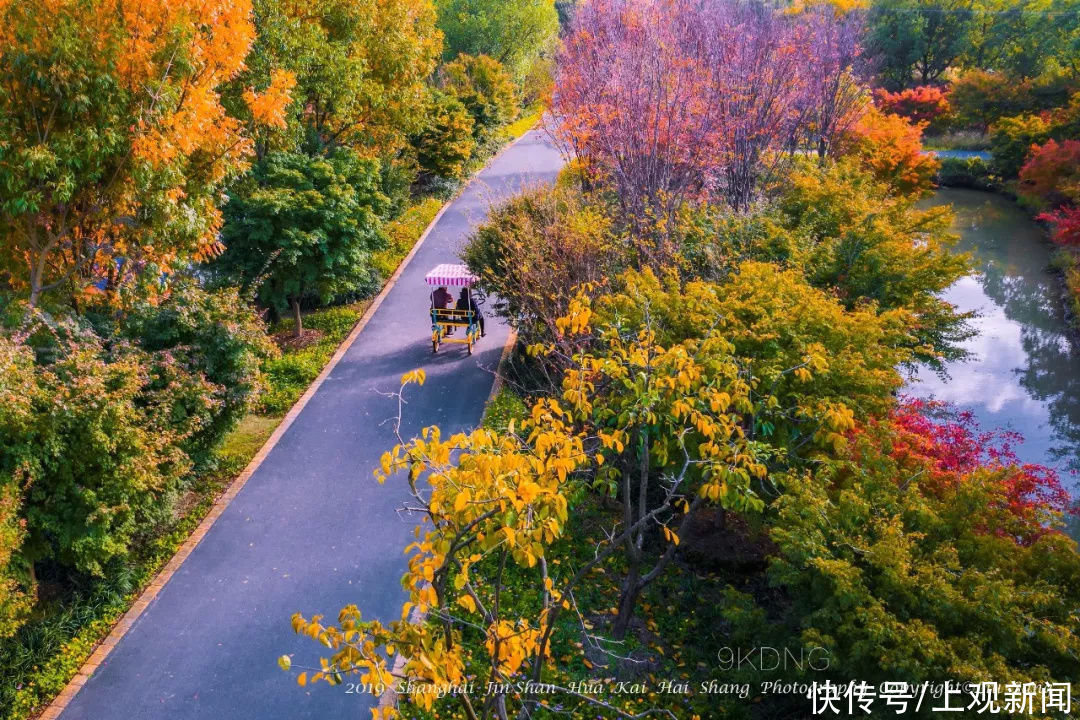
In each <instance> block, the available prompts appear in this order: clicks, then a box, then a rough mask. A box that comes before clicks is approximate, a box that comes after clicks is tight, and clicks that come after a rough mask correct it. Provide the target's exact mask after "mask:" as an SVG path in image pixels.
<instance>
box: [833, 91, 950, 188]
mask: <svg viewBox="0 0 1080 720" xmlns="http://www.w3.org/2000/svg"><path fill="white" fill-rule="evenodd" d="M924 127H925V126H924V125H923V124H922V123H918V124H912V123H910V122H909V121H908V120H907V119H906V118H903V117H901V116H899V115H887V114H884V113H882V112H880V111H878V110H877V109H873V108H871V109H870V110H868V111H867V112H866V113H865V114H864V115H863V116H862V118H861V119H860V120H859V122H857V123H856V124H855V126H854V127H853V128H852V129H851V130H850V131H849V132H848V133H847V134H846V135H845V136H844V137H842V138H841V139H840V142H839V147H838V148H837V152H838V154H840V155H850V156H853V157H855V158H857V159H858V160H859V162H860V163H861V164H862V165H863V166H864V167H866V168H867V169H869V170H870V171H871V172H872V173H873V174H874V176H875V177H876V178H877V179H878V180H881V181H883V182H886V183H888V184H889V185H891V186H892V187H893V188H894V189H895V190H896V192H897V193H899V194H909V193H915V194H923V195H926V194H929V193H930V191H931V190H932V188H933V186H934V179H935V177H936V175H937V170H938V162H937V160H936V159H935V158H933V157H932V156H930V155H927V154H925V153H924V152H923V151H922V131H923V128H924Z"/></svg>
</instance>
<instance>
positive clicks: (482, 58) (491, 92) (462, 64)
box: [441, 55, 518, 142]
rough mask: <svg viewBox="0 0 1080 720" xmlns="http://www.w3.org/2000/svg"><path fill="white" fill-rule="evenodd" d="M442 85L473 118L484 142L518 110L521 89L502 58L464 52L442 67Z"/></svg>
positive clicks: (474, 130) (474, 127)
mask: <svg viewBox="0 0 1080 720" xmlns="http://www.w3.org/2000/svg"><path fill="white" fill-rule="evenodd" d="M441 78H442V86H443V88H445V89H446V91H447V92H449V93H451V94H452V95H454V96H455V97H456V98H457V99H458V100H460V101H461V103H462V104H463V105H464V106H465V109H466V110H468V111H469V114H470V115H471V116H472V119H473V134H474V135H475V136H476V139H477V140H479V141H481V142H483V141H485V140H488V139H490V138H491V136H492V134H493V133H494V132H495V130H496V129H497V128H498V127H499V126H500V125H505V124H506V123H508V122H510V121H511V120H513V119H514V117H515V116H516V115H517V112H518V104H517V91H516V89H515V88H514V83H513V81H512V80H511V79H510V75H509V74H508V73H507V72H506V69H505V68H504V67H503V66H502V65H501V64H500V63H499V61H497V60H495V59H493V58H490V57H488V56H487V55H477V56H472V55H460V56H458V58H457V59H455V60H454V61H453V62H451V63H447V64H446V65H444V66H443V68H442V70H441Z"/></svg>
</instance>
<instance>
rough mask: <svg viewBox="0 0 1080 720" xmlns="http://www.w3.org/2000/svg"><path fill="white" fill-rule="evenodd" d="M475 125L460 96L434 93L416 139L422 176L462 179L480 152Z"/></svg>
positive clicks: (434, 91) (417, 156)
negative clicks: (477, 149)
mask: <svg viewBox="0 0 1080 720" xmlns="http://www.w3.org/2000/svg"><path fill="white" fill-rule="evenodd" d="M473 126H474V121H473V118H472V115H470V114H469V112H468V110H466V109H465V105H464V104H462V102H461V101H460V100H458V98H457V97H455V96H454V95H451V94H450V93H445V92H441V91H439V90H433V91H432V93H431V102H430V105H429V107H428V114H427V119H426V121H425V123H424V129H423V130H422V131H421V132H420V134H419V135H417V136H416V137H415V138H414V140H413V145H414V146H415V147H416V159H417V161H418V162H419V163H420V172H421V177H422V178H423V177H427V178H433V177H435V178H444V179H448V180H457V179H460V178H461V176H462V175H463V174H464V173H465V165H466V163H468V162H469V158H471V157H472V155H473V151H474V150H475V149H476V140H475V139H474V138H473Z"/></svg>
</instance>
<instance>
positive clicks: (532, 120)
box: [503, 106, 546, 140]
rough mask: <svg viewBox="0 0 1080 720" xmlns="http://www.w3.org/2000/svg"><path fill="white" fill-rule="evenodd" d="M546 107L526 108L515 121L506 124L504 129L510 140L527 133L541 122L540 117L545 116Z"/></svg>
mask: <svg viewBox="0 0 1080 720" xmlns="http://www.w3.org/2000/svg"><path fill="white" fill-rule="evenodd" d="M545 110H546V108H544V107H543V106H539V107H531V108H526V109H525V110H524V111H523V112H522V113H521V117H519V118H518V119H517V120H515V121H514V122H512V123H510V124H509V125H507V126H506V128H505V130H504V131H503V132H504V133H505V134H506V137H507V138H508V139H510V140H517V139H518V138H519V137H521V136H522V135H524V134H525V133H527V132H529V131H530V130H532V129H533V128H534V127H535V126H536V123H538V122H540V118H541V117H543V115H544V111H545Z"/></svg>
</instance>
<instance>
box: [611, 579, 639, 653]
mask: <svg viewBox="0 0 1080 720" xmlns="http://www.w3.org/2000/svg"><path fill="white" fill-rule="evenodd" d="M640 579H641V563H640V562H638V561H634V562H633V563H632V564H631V565H630V569H629V571H628V572H627V573H626V577H625V578H624V579H623V586H622V591H621V592H620V593H619V608H618V614H617V615H615V622H614V623H613V624H612V627H611V634H612V635H613V636H614V637H615V639H616V640H622V639H623V638H624V637H626V631H627V630H629V629H630V621H631V620H633V619H634V606H636V605H637V599H638V595H639V594H640V593H641V588H640V587H639V586H638V583H639V581H640Z"/></svg>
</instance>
